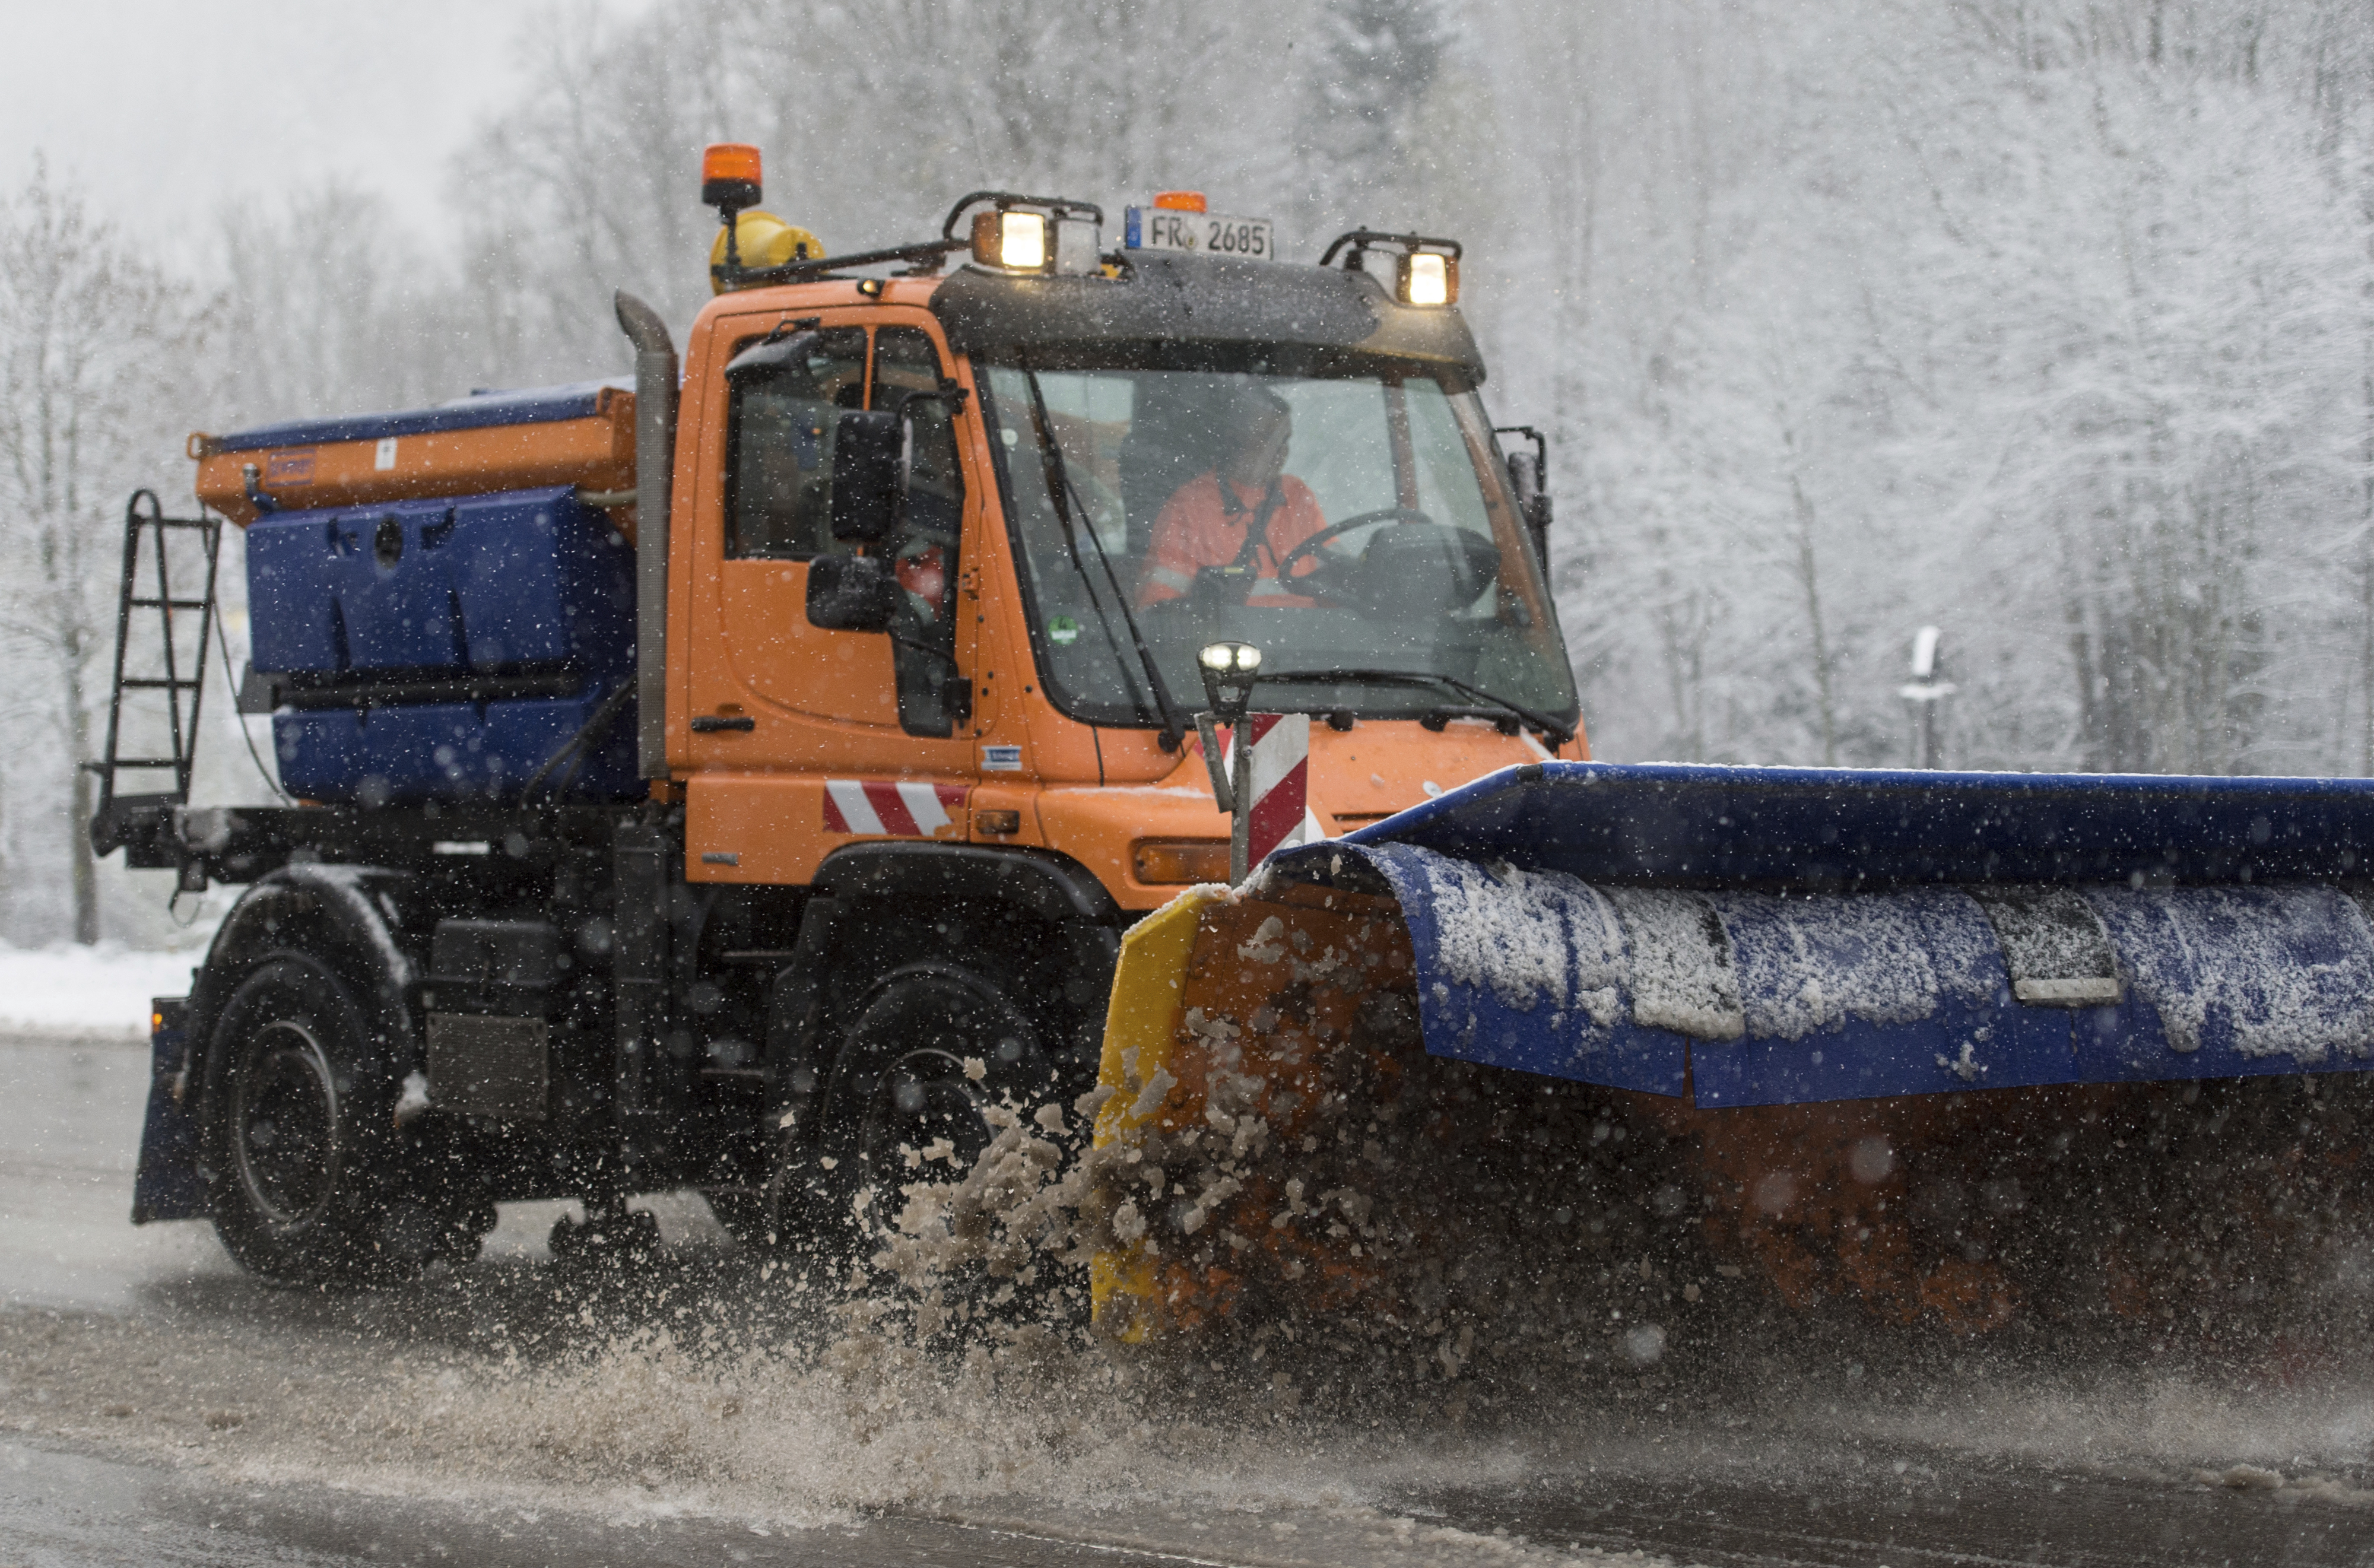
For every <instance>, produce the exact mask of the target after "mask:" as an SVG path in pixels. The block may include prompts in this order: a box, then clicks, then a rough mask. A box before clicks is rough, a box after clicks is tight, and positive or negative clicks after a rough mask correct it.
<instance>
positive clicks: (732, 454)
mask: <svg viewBox="0 0 2374 1568" xmlns="http://www.w3.org/2000/svg"><path fill="white" fill-rule="evenodd" d="M919 336H920V335H919ZM864 406H865V329H864V328H863V327H854V326H849V327H833V328H830V329H829V330H827V331H825V332H822V333H820V334H818V335H817V347H816V349H815V351H814V352H812V353H811V354H809V355H808V357H807V358H806V359H805V360H803V361H801V362H798V363H795V364H791V365H786V366H784V367H783V368H782V369H781V370H778V371H775V372H774V373H773V374H771V375H769V376H766V377H764V378H762V379H760V380H758V381H754V382H750V383H746V384H744V385H742V386H740V387H737V388H736V389H735V394H734V405H733V411H732V413H731V415H730V417H729V420H728V423H727V426H726V443H727V444H726V466H725V475H726V478H725V483H726V492H725V553H726V554H727V555H728V556H734V557H742V558H749V557H758V558H763V559H767V560H806V559H807V558H809V557H811V556H817V555H829V554H834V553H837V547H836V546H835V545H834V544H833V539H832V521H831V519H832V440H833V433H834V425H835V419H836V417H837V416H838V415H839V414H840V412H841V410H843V409H846V408H862V407H864Z"/></svg>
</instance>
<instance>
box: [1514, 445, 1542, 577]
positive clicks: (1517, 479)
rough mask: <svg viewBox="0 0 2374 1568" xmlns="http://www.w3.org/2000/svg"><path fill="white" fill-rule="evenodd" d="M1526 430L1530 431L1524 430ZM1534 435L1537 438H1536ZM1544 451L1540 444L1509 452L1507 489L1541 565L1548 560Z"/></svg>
mask: <svg viewBox="0 0 2374 1568" xmlns="http://www.w3.org/2000/svg"><path fill="white" fill-rule="evenodd" d="M1526 433H1527V434H1529V435H1530V434H1532V431H1530V430H1528V431H1527V432H1526ZM1536 439H1538V438H1536ZM1547 458H1548V453H1547V451H1546V450H1545V449H1544V448H1538V447H1537V448H1536V449H1535V450H1534V451H1533V452H1512V453H1510V454H1509V493H1510V494H1511V495H1513V496H1515V497H1516V498H1517V514H1518V515H1519V516H1520V517H1522V518H1523V519H1524V520H1525V531H1526V532H1527V533H1529V534H1531V535H1533V536H1534V555H1535V556H1536V557H1537V558H1539V560H1541V563H1542V569H1543V570H1544V571H1547V570H1548V569H1549V564H1550V496H1549V491H1548V490H1547V489H1544V488H1543V486H1544V479H1545V474H1544V470H1545V469H1546V468H1547V467H1548V466H1549V465H1548V461H1547Z"/></svg>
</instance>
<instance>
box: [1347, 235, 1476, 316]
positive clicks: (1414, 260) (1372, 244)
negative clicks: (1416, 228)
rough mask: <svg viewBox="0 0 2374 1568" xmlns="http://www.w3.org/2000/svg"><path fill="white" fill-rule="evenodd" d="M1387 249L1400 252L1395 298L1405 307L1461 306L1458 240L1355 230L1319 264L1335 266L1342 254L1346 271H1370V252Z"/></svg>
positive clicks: (1394, 271)
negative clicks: (1458, 304)
mask: <svg viewBox="0 0 2374 1568" xmlns="http://www.w3.org/2000/svg"><path fill="white" fill-rule="evenodd" d="M1384 248H1391V249H1392V250H1393V251H1396V252H1398V253H1399V254H1398V255H1397V256H1396V257H1395V258H1394V259H1395V266H1394V270H1393V298H1394V299H1396V300H1399V301H1401V302H1402V303H1403V304H1404V305H1416V306H1418V307H1420V308H1422V309H1432V308H1436V307H1439V306H1444V305H1455V304H1457V303H1459V257H1460V253H1461V249H1462V247H1461V245H1460V243H1459V242H1458V241H1456V240H1439V239H1435V238H1434V237H1432V236H1430V235H1426V234H1384V233H1380V232H1378V231H1377V230H1373V229H1355V230H1352V231H1351V232H1350V233H1349V234H1341V235H1338V236H1336V240H1335V242H1334V244H1332V245H1330V246H1328V247H1327V253H1326V254H1325V255H1323V256H1322V257H1320V258H1319V265H1321V266H1330V265H1334V261H1335V258H1336V256H1338V255H1339V254H1340V255H1343V257H1344V269H1345V270H1346V272H1366V271H1367V270H1368V254H1369V252H1370V251H1372V250H1378V249H1384Z"/></svg>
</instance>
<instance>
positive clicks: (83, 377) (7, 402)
mask: <svg viewBox="0 0 2374 1568" xmlns="http://www.w3.org/2000/svg"><path fill="white" fill-rule="evenodd" d="M197 325H198V315H197V312H196V311H195V309H194V305H193V301H192V300H191V296H190V291H189V290H188V289H186V288H185V287H184V286H182V285H181V284H178V283H176V282H175V281H173V280H172V279H170V278H169V277H166V276H165V275H164V273H163V272H162V271H160V270H159V268H158V267H157V266H155V265H152V264H150V263H149V262H147V260H145V259H144V258H142V257H141V256H140V255H139V254H138V253H137V251H136V249H135V246H134V245H133V243H132V242H130V241H129V239H128V238H127V237H126V236H125V235H124V234H123V232H122V231H121V230H117V229H115V228H114V227H112V225H110V224H108V223H106V222H104V221H102V220H100V219H98V218H93V217H92V216H91V215H90V214H88V212H86V211H85V210H84V207H83V206H82V203H81V202H80V200H79V199H78V198H77V197H76V195H73V193H71V192H70V191H67V190H65V189H61V188H60V187H59V186H58V185H57V184H55V183H53V182H52V181H51V179H50V177H49V174H48V171H47V170H46V169H44V168H40V167H37V168H36V170H35V172H34V175H33V178H32V180H31V182H30V183H29V184H27V185H26V186H25V187H24V188H23V189H22V190H20V191H18V192H17V193H16V194H15V195H13V196H12V197H11V198H10V199H9V200H8V201H7V202H6V205H5V206H0V639H5V640H6V646H7V648H8V650H9V653H10V654H11V655H12V658H11V663H12V664H13V665H14V666H15V667H16V669H17V671H18V678H16V679H14V680H12V681H11V682H10V684H9V689H8V691H7V693H6V696H5V697H0V704H5V707H0V723H5V724H6V726H7V729H8V730H9V731H10V732H12V733H13V735H14V736H15V737H16V739H17V741H18V745H17V746H16V747H12V748H11V756H10V759H9V762H8V765H7V766H6V768H5V770H0V776H5V777H6V780H7V782H8V783H9V784H11V785H13V786H15V787H14V788H13V790H12V791H11V795H12V797H13V800H14V801H15V802H16V803H18V810H19V812H20V813H22V814H23V815H24V816H25V817H27V818H28V819H29V821H27V822H26V823H25V824H24V826H26V827H27V828H29V830H30V831H29V832H22V833H19V832H11V833H10V834H9V835H8V838H7V840H6V842H7V843H8V845H9V848H10V850H11V851H12V852H13V853H12V854H11V855H10V857H9V860H10V863H9V864H8V867H7V870H8V873H9V875H8V878H7V881H8V885H9V890H10V891H11V892H14V893H19V894H21V893H23V892H25V891H26V890H28V885H30V887H31V889H33V890H38V889H39V888H40V887H41V886H42V885H43V884H46V885H48V886H50V887H53V888H54V887H55V886H57V885H58V883H59V882H61V881H63V882H64V883H65V887H66V889H67V890H68V894H69V898H68V909H69V914H70V919H71V923H72V931H73V935H74V937H75V939H76V940H77V941H81V942H94V941H97V940H98V939H99V936H100V908H99V879H98V870H97V867H96V866H95V864H94V863H93V861H92V857H91V853H90V834H89V825H90V813H91V807H92V800H93V796H92V790H91V784H90V775H89V774H88V773H87V772H84V771H83V770H82V769H81V768H80V766H79V764H80V763H81V762H82V761H83V760H86V759H88V758H89V757H90V756H92V755H93V754H94V752H95V750H96V746H95V744H94V742H95V739H96V737H95V734H94V729H95V721H97V720H99V719H100V717H101V715H102V713H103V710H104V703H105V701H106V692H105V690H104V684H105V680H106V666H107V661H108V660H109V658H110V657H111V656H112V653H113V638H114V631H115V617H114V613H113V612H114V607H115V606H114V599H113V592H112V591H113V589H114V587H115V583H116V572H115V567H116V562H117V560H119V559H120V550H121V541H122V532H121V528H120V525H119V523H118V520H119V519H120V518H121V517H122V516H123V503H124V497H125V495H126V494H127V493H128V492H129V491H130V490H131V489H133V488H134V487H135V485H137V484H140V483H143V482H145V481H146V479H147V472H146V470H147V468H148V466H149V465H150V464H151V463H152V462H153V461H154V459H155V455H156V454H157V452H158V450H159V446H160V444H161V443H160V442H159V431H160V430H162V429H165V428H168V427H170V422H171V421H172V419H174V418H175V417H176V414H177V410H176V409H175V408H174V407H173V404H174V400H175V399H176V397H177V396H185V395H188V394H190V393H191V392H193V391H195V390H197V389H198V387H199V386H200V385H201V384H202V383H200V382H199V381H198V380H197V378H196V377H195V376H194V374H193V373H192V372H193V361H194V358H195V354H194V351H195V350H196V348H198V345H197V343H196V341H195V337H196V328H197ZM165 450H168V451H170V447H166V448H165ZM13 825H14V824H12V826H13Z"/></svg>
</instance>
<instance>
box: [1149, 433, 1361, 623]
mask: <svg viewBox="0 0 2374 1568" xmlns="http://www.w3.org/2000/svg"><path fill="white" fill-rule="evenodd" d="M1293 439H1294V410H1293V409H1292V408H1290V407H1287V402H1286V399H1284V398H1282V397H1280V396H1279V395H1277V394H1276V393H1275V392H1272V391H1270V390H1269V389H1268V388H1267V387H1259V386H1256V387H1250V388H1247V389H1246V390H1245V391H1244V392H1243V393H1241V394H1240V395H1239V396H1238V398H1237V400H1236V401H1235V402H1234V403H1233V404H1231V405H1230V407H1229V409H1228V426H1227V429H1226V430H1225V431H1224V442H1223V445H1222V447H1221V450H1222V452H1224V453H1225V454H1227V455H1226V456H1225V457H1224V458H1223V459H1222V460H1221V462H1220V465H1219V466H1217V467H1216V468H1212V469H1207V470H1206V471H1205V472H1204V473H1201V474H1198V475H1197V476H1195V477H1193V478H1192V479H1190V480H1188V481H1187V482H1186V483H1185V484H1183V485H1181V486H1180V487H1179V489H1178V491H1177V492H1176V493H1175V494H1173V495H1172V496H1171V498H1170V500H1169V501H1168V502H1166V503H1165V504H1164V506H1163V508H1162V514H1161V515H1160V516H1158V517H1157V518H1156V519H1155V520H1154V538H1153V542H1152V545H1151V547H1150V549H1149V552H1148V553H1149V557H1150V559H1149V560H1148V562H1147V565H1146V575H1145V577H1144V578H1142V579H1141V580H1140V581H1139V583H1138V586H1137V602H1138V604H1139V606H1140V607H1144V606H1146V605H1158V604H1161V603H1163V602H1164V601H1165V600H1169V599H1176V598H1180V597H1182V596H1184V595H1190V594H1193V593H1194V592H1195V590H1196V588H1197V586H1198V584H1199V582H1200V583H1201V584H1205V585H1206V587H1207V591H1208V590H1209V588H1210V587H1211V586H1216V587H1217V589H1218V591H1219V593H1220V595H1222V597H1223V600H1224V602H1226V603H1229V604H1242V605H1247V606H1250V607H1253V608H1256V609H1263V608H1274V607H1281V606H1289V607H1290V606H1306V605H1313V604H1316V603H1318V601H1317V600H1315V599H1310V598H1306V597H1304V596H1303V595H1299V594H1290V593H1287V592H1285V591H1284V590H1283V588H1282V587H1281V585H1280V584H1279V582H1278V576H1277V573H1278V563H1279V562H1280V561H1282V560H1285V559H1286V558H1287V556H1289V555H1291V554H1293V553H1294V548H1295V547H1296V546H1298V545H1299V544H1301V543H1302V542H1303V541H1304V540H1305V539H1308V538H1310V536H1312V535H1314V534H1316V533H1319V532H1320V531H1321V530H1322V529H1323V528H1324V527H1326V525H1327V520H1326V518H1325V517H1323V516H1322V515H1321V513H1320V511H1319V499H1318V498H1317V497H1316V496H1314V495H1312V494H1311V493H1310V486H1309V485H1306V484H1304V483H1303V482H1302V481H1301V480H1300V479H1298V478H1296V477H1294V476H1293V475H1291V474H1288V473H1287V471H1286V450H1287V445H1288V444H1289V443H1290V442H1292V441H1293ZM1318 566H1319V557H1318V555H1317V554H1316V552H1314V553H1312V554H1311V555H1310V556H1307V557H1305V558H1304V559H1303V560H1299V561H1298V562H1296V563H1295V569H1294V575H1295V576H1296V577H1298V578H1299V577H1301V576H1303V575H1305V574H1307V573H1309V572H1313V571H1316V570H1317V569H1318Z"/></svg>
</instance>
